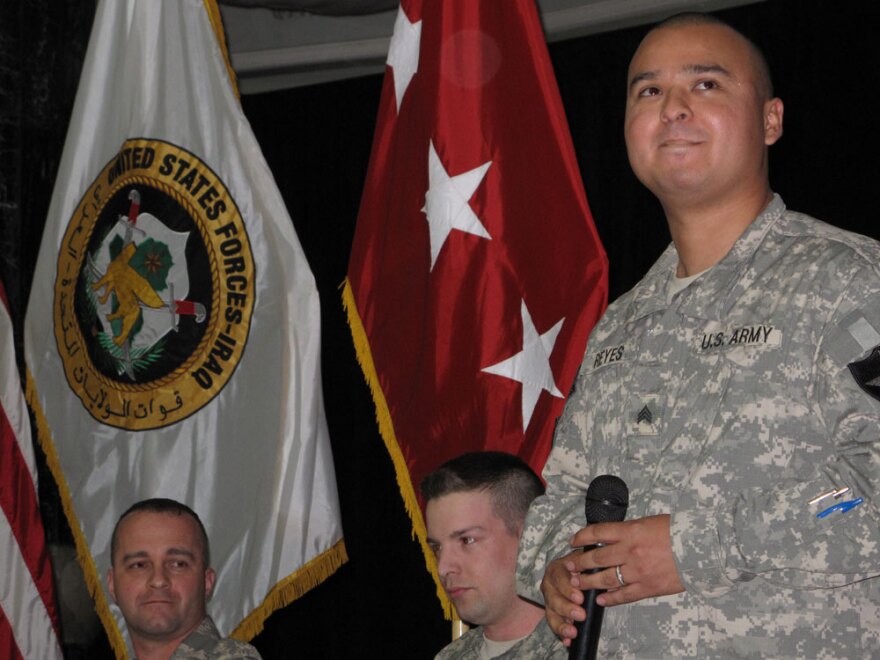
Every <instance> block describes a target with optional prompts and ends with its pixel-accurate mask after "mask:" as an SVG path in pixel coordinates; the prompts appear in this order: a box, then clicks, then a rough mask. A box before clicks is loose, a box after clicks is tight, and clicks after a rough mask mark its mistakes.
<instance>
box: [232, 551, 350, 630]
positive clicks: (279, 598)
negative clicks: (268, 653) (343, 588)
mask: <svg viewBox="0 0 880 660" xmlns="http://www.w3.org/2000/svg"><path fill="white" fill-rule="evenodd" d="M347 561H348V553H347V552H346V550H345V541H344V540H342V539H340V540H339V541H337V542H336V544H335V545H334V546H333V547H332V548H329V549H327V550H325V551H324V552H322V553H321V554H320V555H318V556H317V557H314V558H312V559H311V560H310V561H309V562H308V563H306V564H305V565H304V566H302V567H300V568H299V569H298V570H296V571H294V572H293V573H291V574H290V575H288V576H287V577H286V578H284V579H283V580H281V582H279V583H278V584H276V585H275V586H274V587H273V588H272V591H270V592H269V595H268V596H266V598H265V599H264V600H263V602H262V603H261V604H260V606H259V607H257V608H256V609H255V610H254V611H253V612H251V613H250V614H249V615H248V616H247V618H246V619H245V620H244V621H242V622H241V623H239V624H238V627H236V629H235V630H233V631H232V634H231V635H230V637H234V638H235V639H240V640H242V641H243V642H247V641H250V640H251V639H253V638H254V637H256V636H257V635H258V634H260V632H262V630H263V624H264V623H265V622H266V619H268V618H269V616H270V615H271V614H272V613H273V612H274V611H275V610H277V609H281V608H282V607H284V606H285V605H290V603H292V602H293V601H295V600H296V599H297V598H299V597H300V596H302V595H303V594H305V593H306V592H307V591H309V590H310V589H312V588H313V587H317V586H318V585H319V584H321V583H322V582H323V581H324V580H326V579H327V578H328V577H330V576H331V575H333V573H334V572H335V571H336V569H337V568H339V567H340V566H342V565H343V564H344V563H345V562H347Z"/></svg>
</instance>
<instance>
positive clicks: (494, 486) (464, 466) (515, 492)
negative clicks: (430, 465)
mask: <svg viewBox="0 0 880 660" xmlns="http://www.w3.org/2000/svg"><path fill="white" fill-rule="evenodd" d="M421 491H422V497H423V498H424V500H425V504H427V503H428V502H430V501H431V500H434V499H437V498H439V497H443V496H444V495H449V494H451V493H462V492H471V491H486V492H488V493H489V495H490V496H491V498H492V510H493V511H494V513H495V515H497V516H498V517H499V518H501V519H502V520H503V521H504V526H505V527H506V528H507V530H508V531H509V532H510V533H511V534H517V533H518V531H519V529H520V528H521V527H522V524H523V522H524V521H525V518H526V513H527V512H528V510H529V505H530V504H531V503H532V500H534V499H535V498H536V497H538V496H539V495H543V494H544V484H543V483H542V482H541V479H540V478H539V477H538V475H536V474H535V473H534V471H533V470H532V468H530V467H529V466H528V464H527V463H526V462H525V461H523V460H522V459H521V458H519V457H517V456H514V455H513V454H508V453H505V452H500V451H477V452H469V453H467V454H462V455H461V456H458V457H456V458H453V459H452V460H450V461H447V462H446V463H444V464H443V465H441V466H440V467H438V468H437V469H436V470H434V471H433V472H431V473H430V474H429V475H428V476H426V477H425V478H424V479H423V480H422V483H421Z"/></svg>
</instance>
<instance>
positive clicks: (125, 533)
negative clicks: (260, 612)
mask: <svg viewBox="0 0 880 660" xmlns="http://www.w3.org/2000/svg"><path fill="white" fill-rule="evenodd" d="M110 556H111V561H112V566H111V567H110V569H109V570H108V571H107V588H108V589H109V591H110V595H111V596H112V598H113V600H114V601H115V602H116V604H117V605H118V606H119V609H120V610H122V616H123V617H124V618H125V623H126V627H127V628H128V634H129V637H130V638H131V642H132V646H133V647H134V652H135V656H136V657H137V658H138V660H153V659H154V658H155V659H161V660H167V659H168V658H175V659H182V658H191V659H192V660H239V659H240V660H250V659H253V658H257V659H258V658H259V657H260V654H259V653H258V652H257V650H256V649H255V648H254V647H253V646H251V645H250V644H245V643H244V642H239V641H236V640H233V639H221V638H220V633H218V632H217V628H216V626H215V625H214V622H213V621H211V617H209V616H208V615H207V613H206V611H205V606H206V604H207V601H208V598H209V597H210V595H211V590H212V589H213V588H214V581H215V579H216V576H215V574H214V569H212V568H211V567H210V565H211V556H210V550H209V547H208V535H207V534H206V532H205V528H204V526H203V525H202V521H201V520H200V519H199V517H198V516H197V515H196V513H195V512H194V511H193V510H192V509H190V508H189V507H188V506H186V505H185V504H181V503H180V502H176V501H175V500H169V499H162V498H156V499H149V500H142V501H140V502H138V503H136V504H134V505H133V506H131V507H130V508H129V509H128V510H127V511H126V512H125V513H123V514H122V515H121V516H120V517H119V520H118V521H117V522H116V527H114V529H113V536H112V540H111V543H110Z"/></svg>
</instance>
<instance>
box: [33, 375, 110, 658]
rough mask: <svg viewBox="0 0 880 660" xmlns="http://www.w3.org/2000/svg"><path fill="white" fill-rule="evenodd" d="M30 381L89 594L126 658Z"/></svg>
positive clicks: (42, 440)
mask: <svg viewBox="0 0 880 660" xmlns="http://www.w3.org/2000/svg"><path fill="white" fill-rule="evenodd" d="M26 380H27V384H26V386H25V390H26V392H25V394H26V396H27V401H28V404H29V405H30V407H31V410H33V411H34V418H35V419H36V422H37V438H39V441H40V446H41V447H42V448H43V452H44V453H45V454H46V463H47V464H48V466H49V470H50V471H51V472H52V476H53V477H54V478H55V483H56V484H58V494H59V495H60V497H61V505H62V507H63V508H64V515H65V516H67V523H68V524H69V525H70V531H71V532H73V540H74V542H75V543H76V559H77V561H78V562H79V565H80V566H81V567H82V572H83V575H84V576H85V580H86V586H87V587H88V590H89V594H90V595H91V596H92V599H93V600H94V601H95V611H96V612H97V613H98V618H99V619H100V620H101V623H102V624H103V625H104V630H106V631H107V637H108V638H109V640H110V646H112V647H113V652H114V653H116V657H117V658H120V659H122V658H125V657H126V654H127V651H126V648H125V640H124V639H123V638H122V633H121V631H120V630H119V627H118V626H117V625H116V619H114V618H113V615H112V614H111V613H110V604H109V603H108V602H107V599H106V598H105V597H104V591H103V589H101V575H100V573H98V568H97V566H95V560H94V559H93V558H92V553H91V550H89V544H88V543H87V542H86V538H85V536H84V535H83V532H82V525H80V522H79V519H77V517H76V513H75V512H74V509H73V498H71V496H70V487H69V486H68V485H67V480H66V479H65V478H64V473H63V472H62V470H61V462H60V461H59V460H58V454H57V453H56V451H55V442H54V440H53V439H52V433H51V431H49V424H48V422H47V421H46V416H45V414H44V413H43V407H42V406H41V405H40V397H39V395H38V394H37V389H36V385H35V384H34V377H33V375H32V374H31V370H30V368H28V370H27V379H26Z"/></svg>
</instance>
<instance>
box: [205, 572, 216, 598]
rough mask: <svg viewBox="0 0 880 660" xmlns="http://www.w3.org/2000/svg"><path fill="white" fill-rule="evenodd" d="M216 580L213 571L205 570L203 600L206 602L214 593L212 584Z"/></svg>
mask: <svg viewBox="0 0 880 660" xmlns="http://www.w3.org/2000/svg"><path fill="white" fill-rule="evenodd" d="M216 580H217V574H216V573H215V572H214V569H213V568H208V569H205V600H208V599H209V598H210V597H211V594H212V593H214V582H216Z"/></svg>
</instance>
